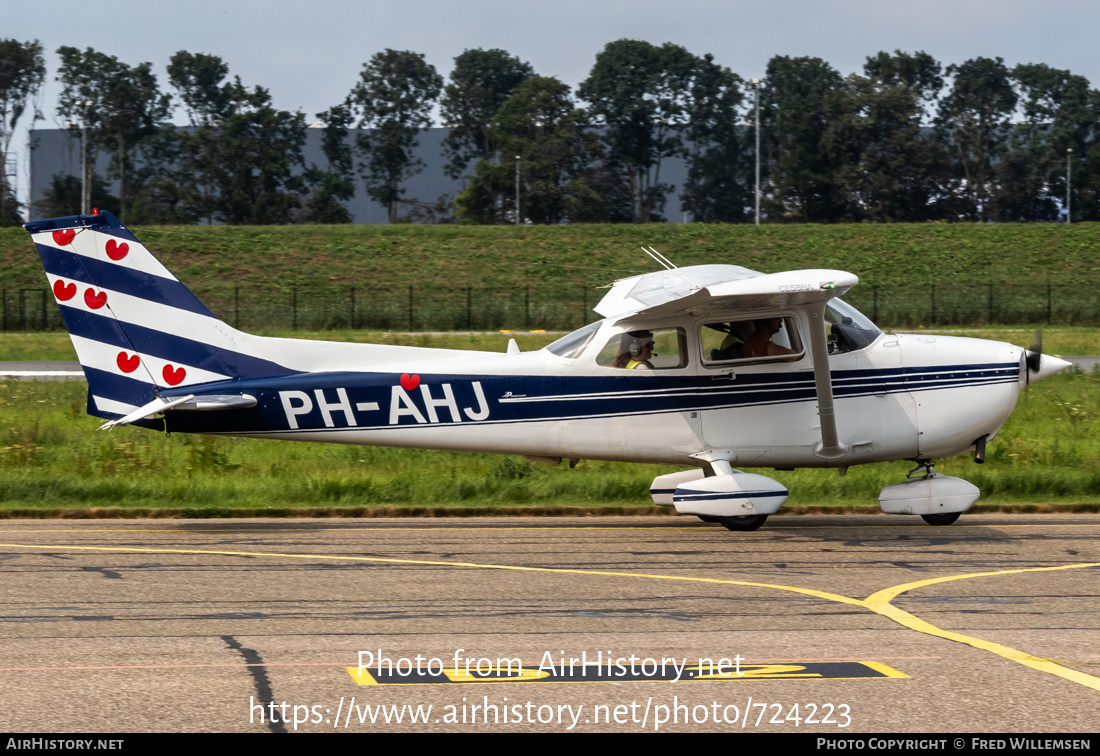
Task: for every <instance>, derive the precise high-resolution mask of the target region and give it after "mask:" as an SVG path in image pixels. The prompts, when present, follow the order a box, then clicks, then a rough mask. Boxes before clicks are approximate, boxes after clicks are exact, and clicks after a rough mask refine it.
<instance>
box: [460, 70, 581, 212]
mask: <svg viewBox="0 0 1100 756" xmlns="http://www.w3.org/2000/svg"><path fill="white" fill-rule="evenodd" d="M487 137H488V138H489V139H491V140H493V141H494V142H496V143H497V144H499V145H500V150H499V155H500V157H499V159H497V157H496V156H494V157H492V158H482V159H481V160H479V161H478V162H477V165H476V166H475V168H474V175H473V176H472V177H471V179H470V182H469V183H468V184H467V186H466V188H465V189H464V190H463V191H462V192H461V193H460V194H459V196H458V198H457V199H456V200H455V204H456V206H457V208H458V211H459V217H460V218H461V219H462V220H464V221H466V222H474V223H494V222H508V221H511V222H514V221H515V220H516V213H517V208H516V206H515V183H514V182H515V179H516V167H517V166H516V163H515V158H516V157H518V158H519V169H520V172H519V178H520V184H519V188H520V198H519V201H520V207H519V209H518V212H519V213H520V214H521V216H522V219H525V220H529V221H531V222H532V223H561V222H562V221H563V220H566V219H569V220H582V219H583V220H594V219H597V218H599V217H600V216H601V215H602V203H603V200H602V197H601V196H600V192H599V190H598V174H597V172H598V166H597V162H598V161H597V158H598V156H599V141H598V137H597V135H596V133H595V131H594V130H593V129H592V128H591V127H590V125H589V123H588V118H587V115H586V114H585V112H584V111H583V110H581V109H579V108H577V107H576V105H575V104H574V102H573V99H572V97H571V96H570V92H569V87H568V86H567V85H566V84H563V83H562V82H561V81H559V80H558V79H555V78H553V77H549V76H532V77H530V78H528V79H527V80H525V81H524V82H523V83H522V84H520V85H519V87H517V88H516V91H515V92H514V93H513V94H512V96H511V97H509V98H508V100H507V101H506V102H505V103H504V104H503V105H502V106H501V108H500V110H498V111H497V113H496V116H495V117H494V118H493V120H492V121H491V123H490V125H489V128H488V129H487Z"/></svg>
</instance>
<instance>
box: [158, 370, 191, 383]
mask: <svg viewBox="0 0 1100 756" xmlns="http://www.w3.org/2000/svg"><path fill="white" fill-rule="evenodd" d="M160 374H161V375H162V376H164V382H165V383H167V384H168V385H169V386H178V385H179V384H180V383H182V382H183V379H184V378H186V377H187V371H186V370H184V369H183V368H173V367H172V366H171V365H165V366H164V370H162V371H160Z"/></svg>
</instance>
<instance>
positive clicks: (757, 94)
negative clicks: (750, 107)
mask: <svg viewBox="0 0 1100 756" xmlns="http://www.w3.org/2000/svg"><path fill="white" fill-rule="evenodd" d="M752 85H753V87H755V88H756V190H755V191H756V225H758V226H759V225H760V79H753V80H752Z"/></svg>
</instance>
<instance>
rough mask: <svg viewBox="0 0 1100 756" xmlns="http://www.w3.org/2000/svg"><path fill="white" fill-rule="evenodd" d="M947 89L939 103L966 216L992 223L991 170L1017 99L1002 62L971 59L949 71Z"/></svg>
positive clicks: (951, 67)
mask: <svg viewBox="0 0 1100 756" xmlns="http://www.w3.org/2000/svg"><path fill="white" fill-rule="evenodd" d="M947 75H948V76H951V77H953V78H952V82H951V89H950V90H949V91H948V93H947V96H946V97H944V98H943V100H942V101H941V102H940V110H939V116H938V119H937V120H938V124H939V126H940V128H941V129H942V130H945V131H946V133H947V135H948V137H949V139H950V142H951V146H952V150H953V152H954V155H955V161H956V166H957V168H956V171H957V172H958V175H959V177H960V178H961V179H962V181H963V186H962V195H963V198H964V199H965V206H966V215H967V216H968V217H970V218H972V219H975V220H982V221H984V220H987V219H988V218H990V217H991V207H990V199H991V196H992V194H993V191H992V189H993V187H992V179H993V165H994V163H995V162H996V160H997V159H998V158H999V157H1000V155H1001V154H1002V152H1003V150H1004V144H1005V141H1006V139H1007V138H1008V133H1009V117H1010V116H1011V115H1012V112H1013V110H1015V108H1016V102H1017V96H1016V92H1015V91H1014V90H1013V88H1012V82H1011V81H1010V80H1009V75H1008V69H1007V68H1005V64H1004V60H1003V59H1002V58H993V59H991V58H974V59H972V60H968V61H966V62H965V63H961V64H958V65H955V64H952V65H950V66H948V67H947Z"/></svg>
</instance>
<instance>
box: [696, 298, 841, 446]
mask: <svg viewBox="0 0 1100 756" xmlns="http://www.w3.org/2000/svg"><path fill="white" fill-rule="evenodd" d="M797 323H798V319H797V318H796V317H795V316H793V315H790V314H783V315H778V316H776V317H768V318H755V319H733V320H730V319H727V320H725V321H711V320H705V321H702V322H701V323H698V324H697V326H696V328H695V329H694V332H693V333H694V336H695V338H696V346H697V349H698V353H699V365H700V367H699V369H698V372H697V374H698V391H699V401H700V405H701V406H702V407H703V410H702V412H701V415H702V418H701V429H702V438H703V441H704V443H706V444H707V445H708V446H709V447H711V448H716V449H726V450H729V451H733V452H735V453H736V454H737V460H736V462H735V464H736V463H740V464H742V465H751V464H753V463H755V464H762V465H786V464H791V463H793V461H794V460H795V459H797V458H799V457H800V456H803V455H805V454H806V453H807V450H809V449H811V448H812V447H813V445H814V444H815V443H817V442H818V441H820V440H821V435H820V431H819V430H818V429H817V404H816V402H815V401H812V399H813V395H812V392H813V371H812V369H811V364H810V357H809V348H808V344H806V343H805V339H803V338H801V337H800V335H799V328H798V325H797Z"/></svg>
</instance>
